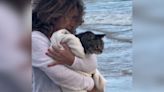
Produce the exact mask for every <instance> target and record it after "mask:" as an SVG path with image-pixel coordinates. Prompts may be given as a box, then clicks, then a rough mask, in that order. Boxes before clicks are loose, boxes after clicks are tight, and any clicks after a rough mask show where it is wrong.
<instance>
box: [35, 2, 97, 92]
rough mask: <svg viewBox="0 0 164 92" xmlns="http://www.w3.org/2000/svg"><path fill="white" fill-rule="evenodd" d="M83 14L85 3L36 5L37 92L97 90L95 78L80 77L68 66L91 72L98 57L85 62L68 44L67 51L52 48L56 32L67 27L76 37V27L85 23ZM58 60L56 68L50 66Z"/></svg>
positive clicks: (40, 3) (65, 46)
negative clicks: (53, 34)
mask: <svg viewBox="0 0 164 92" xmlns="http://www.w3.org/2000/svg"><path fill="white" fill-rule="evenodd" d="M83 14H84V7H83V3H82V2H81V0H40V1H39V3H38V4H37V5H36V7H35V9H34V10H33V21H32V22H33V32H32V66H33V92H61V89H60V87H61V86H62V87H65V88H69V89H71V90H76V91H75V92H77V91H79V90H86V91H93V90H92V89H93V87H94V82H93V79H92V78H91V77H86V76H83V75H80V74H79V73H76V72H75V71H72V70H71V69H69V68H67V67H65V66H64V65H69V66H70V67H72V68H73V69H76V70H80V71H84V72H91V71H93V70H95V69H96V57H95V56H94V55H93V56H91V57H89V58H88V59H87V60H85V61H84V60H82V59H80V58H78V57H75V56H74V55H73V54H72V53H71V51H70V49H69V48H68V46H67V45H65V44H63V47H64V48H65V49H64V50H57V49H54V48H49V47H50V40H49V39H50V37H51V35H52V33H53V32H55V31H58V30H60V29H63V28H64V29H67V30H68V31H69V32H71V33H72V34H75V32H76V31H75V30H76V28H77V27H78V26H80V25H81V24H82V23H83V19H82V17H83ZM48 48H49V49H48ZM47 49H48V51H47ZM54 60H55V61H58V64H57V65H55V66H54V65H51V64H50V63H49V62H52V61H54ZM93 63H94V64H95V65H92V64H93ZM48 64H49V65H48ZM59 64H60V65H59ZM48 66H51V67H48Z"/></svg>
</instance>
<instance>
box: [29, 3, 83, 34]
mask: <svg viewBox="0 0 164 92" xmlns="http://www.w3.org/2000/svg"><path fill="white" fill-rule="evenodd" d="M72 9H77V10H78V13H79V15H80V16H82V15H83V13H84V4H83V2H82V1H81V0H40V1H39V2H38V4H37V5H36V7H35V8H34V10H33V13H32V30H33V31H40V32H42V33H43V34H45V35H46V36H47V37H50V36H51V35H52V33H53V31H54V25H56V24H57V23H56V22H57V20H58V19H59V18H60V17H62V16H66V15H67V14H68V13H69V12H70V11H71V10H72Z"/></svg>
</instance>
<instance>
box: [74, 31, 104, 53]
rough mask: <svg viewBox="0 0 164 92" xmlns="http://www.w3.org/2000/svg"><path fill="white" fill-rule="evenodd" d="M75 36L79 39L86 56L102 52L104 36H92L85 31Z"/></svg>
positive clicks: (91, 33)
mask: <svg viewBox="0 0 164 92" xmlns="http://www.w3.org/2000/svg"><path fill="white" fill-rule="evenodd" d="M76 36H77V37H78V38H79V39H80V41H81V43H82V45H83V47H84V51H85V53H86V54H101V53H102V52H103V49H104V42H103V37H104V36H105V34H94V33H93V32H90V31H87V32H84V33H80V34H78V35H76Z"/></svg>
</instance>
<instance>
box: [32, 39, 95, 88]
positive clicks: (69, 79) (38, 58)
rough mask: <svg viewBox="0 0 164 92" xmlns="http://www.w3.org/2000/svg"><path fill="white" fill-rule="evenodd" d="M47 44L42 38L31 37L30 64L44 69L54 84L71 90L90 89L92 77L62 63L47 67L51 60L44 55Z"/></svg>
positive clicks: (92, 83) (92, 84)
mask: <svg viewBox="0 0 164 92" xmlns="http://www.w3.org/2000/svg"><path fill="white" fill-rule="evenodd" d="M49 44H50V42H48V41H47V40H45V39H43V38H36V37H32V60H33V61H32V65H33V66H34V67H39V68H40V69H41V70H42V71H44V72H45V73H46V74H47V76H48V77H49V78H50V79H51V80H52V81H53V82H54V83H55V84H58V85H60V86H63V87H66V88H71V89H73V90H91V89H92V88H93V86H94V82H93V79H92V78H90V77H86V76H83V75H80V74H78V73H76V72H75V71H73V70H70V69H68V68H67V67H65V66H64V65H56V66H53V67H47V65H48V64H49V63H50V62H52V61H53V59H51V58H50V57H48V56H47V55H45V52H46V51H47V48H48V47H49Z"/></svg>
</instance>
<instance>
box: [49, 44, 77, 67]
mask: <svg viewBox="0 0 164 92" xmlns="http://www.w3.org/2000/svg"><path fill="white" fill-rule="evenodd" d="M61 45H62V46H63V47H64V50H59V49H56V48H54V47H53V46H52V47H51V48H49V49H48V52H47V53H46V55H48V56H50V57H51V58H53V59H54V60H55V61H56V62H55V63H52V64H50V65H48V67H51V66H54V65H57V64H66V65H72V64H73V62H74V59H75V56H74V55H73V53H72V52H71V50H70V48H69V47H68V46H67V45H66V44H64V43H61Z"/></svg>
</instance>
